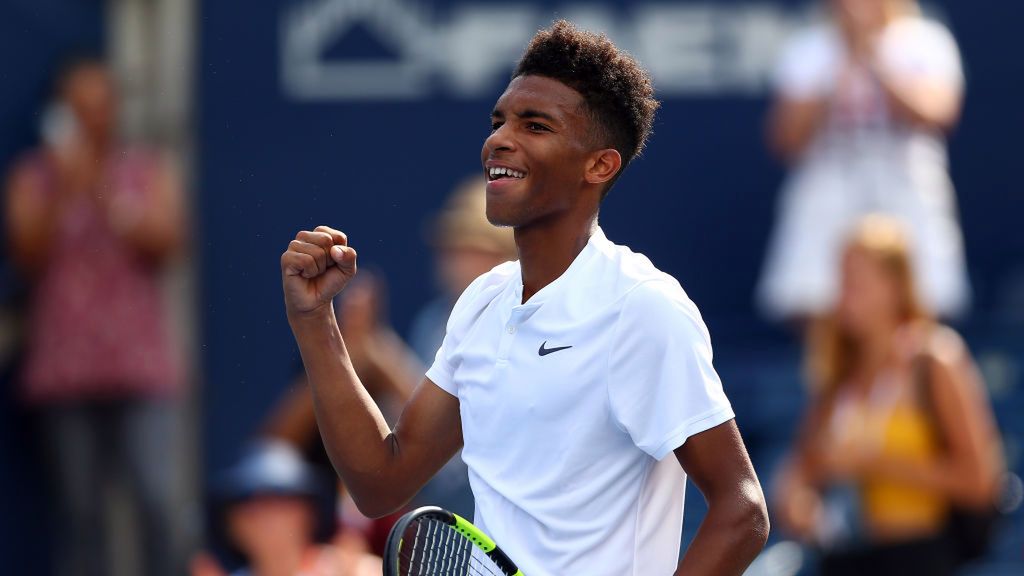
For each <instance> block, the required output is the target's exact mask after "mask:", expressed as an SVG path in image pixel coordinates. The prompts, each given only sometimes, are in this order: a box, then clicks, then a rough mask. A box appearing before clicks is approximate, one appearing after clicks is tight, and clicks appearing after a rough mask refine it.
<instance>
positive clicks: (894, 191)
mask: <svg viewBox="0 0 1024 576" xmlns="http://www.w3.org/2000/svg"><path fill="white" fill-rule="evenodd" d="M914 164H916V167H914V168H912V169H907V168H906V166H905V165H901V164H900V163H898V162H894V159H893V158H892V157H886V155H884V154H877V155H874V156H873V157H860V158H851V157H849V156H847V157H845V158H839V157H835V156H833V157H831V158H829V157H823V158H817V159H815V160H814V161H808V162H805V164H804V165H803V166H801V167H799V168H797V169H795V170H794V171H793V172H792V173H791V175H790V177H789V178H788V179H787V181H786V183H785V184H784V186H783V189H782V192H781V194H780V197H779V204H778V208H777V210H778V216H777V218H778V220H777V222H776V225H775V229H774V231H773V234H772V238H771V240H770V243H769V247H768V254H767V259H766V261H765V267H764V270H763V272H762V276H761V279H760V282H759V286H758V288H757V299H758V304H759V306H760V308H761V309H762V310H763V311H764V313H765V314H766V315H767V316H769V317H771V318H773V319H787V318H795V317H805V316H812V315H820V314H822V313H824V312H827V311H828V310H829V309H831V307H832V305H833V304H834V302H835V299H836V291H837V289H838V285H839V278H838V276H839V260H840V257H841V254H842V250H843V246H844V244H845V243H846V241H847V238H848V236H849V234H850V231H851V229H852V227H853V226H854V225H855V224H856V223H857V222H858V220H859V219H860V218H862V217H863V216H865V215H867V214H869V213H873V212H880V213H885V214H889V215H891V216H895V217H898V218H900V219H901V220H903V222H904V223H905V224H906V226H907V231H908V234H909V237H910V241H911V249H912V251H913V265H914V269H915V276H916V280H917V285H918V291H919V293H920V296H921V298H922V302H924V304H925V305H926V306H928V307H929V309H930V310H931V311H932V312H933V313H934V314H936V315H938V316H941V317H952V316H956V315H958V314H960V313H962V312H964V311H965V309H966V307H967V305H968V303H969V300H970V287H969V283H968V279H967V271H966V265H965V262H964V252H963V238H962V235H961V231H960V226H959V223H958V221H957V215H956V214H957V210H956V204H955V198H954V191H953V185H952V182H951V181H950V179H949V176H948V174H947V173H946V171H945V170H944V169H942V168H941V167H939V166H936V165H934V164H923V163H920V162H917V163H914Z"/></svg>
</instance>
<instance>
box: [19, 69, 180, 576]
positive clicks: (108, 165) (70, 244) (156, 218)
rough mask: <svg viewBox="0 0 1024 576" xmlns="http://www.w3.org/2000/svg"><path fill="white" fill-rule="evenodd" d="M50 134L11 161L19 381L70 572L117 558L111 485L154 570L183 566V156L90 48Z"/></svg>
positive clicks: (49, 124) (97, 570)
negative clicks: (179, 329) (130, 130)
mask: <svg viewBox="0 0 1024 576" xmlns="http://www.w3.org/2000/svg"><path fill="white" fill-rule="evenodd" d="M55 96H56V98H55V101H54V103H53V104H52V105H51V106H50V109H49V112H48V114H47V115H46V119H47V121H46V122H45V123H44V130H43V137H44V144H43V145H42V146H41V147H40V148H38V149H37V150H34V151H31V152H29V153H27V154H26V155H24V156H23V157H22V158H20V159H19V161H18V162H17V163H16V164H15V165H14V166H13V168H12V169H11V171H10V178H9V180H8V185H7V190H6V206H5V207H6V210H5V214H4V216H5V218H6V226H5V229H6V231H7V235H8V237H7V241H8V248H9V251H10V252H9V253H10V256H11V257H12V259H13V261H14V262H15V263H16V264H17V266H18V268H19V272H20V273H21V274H22V277H23V278H24V279H25V281H26V284H27V285H28V288H29V304H28V310H27V322H26V335H25V340H26V342H25V351H24V365H23V366H22V374H21V378H20V380H21V381H20V396H21V398H22V399H23V400H24V401H25V402H26V404H28V405H29V406H30V407H31V408H33V409H34V410H35V413H36V414H37V415H38V418H39V425H40V435H39V440H40V445H41V446H40V448H41V449H42V450H43V452H44V455H45V457H46V458H45V460H44V461H45V462H46V464H48V465H49V469H50V472H49V478H50V479H52V482H51V483H50V484H51V485H52V489H53V491H54V494H53V498H52V499H51V500H52V502H53V503H54V508H55V509H54V512H55V515H56V520H55V521H54V523H53V524H54V526H55V527H56V528H57V529H58V531H57V534H56V541H57V550H56V564H57V566H58V568H57V571H58V572H59V573H60V574H88V575H106V574H110V573H111V570H112V569H113V568H112V559H111V558H110V557H109V554H108V553H107V551H108V550H110V546H109V544H108V542H109V541H110V540H112V539H114V538H113V537H112V536H111V535H110V534H109V533H108V530H106V529H105V527H106V526H107V525H108V522H107V515H108V513H109V510H111V503H112V501H111V499H110V498H108V497H107V496H108V495H109V491H108V490H107V486H108V485H110V484H112V485H115V486H118V487H120V486H124V487H126V488H127V489H128V495H129V496H130V497H131V501H132V502H133V503H136V504H137V506H135V509H136V510H137V512H138V514H137V517H138V518H139V520H140V521H139V528H140V530H139V532H140V536H141V537H140V538H138V539H135V540H133V542H136V541H137V542H138V543H139V544H140V545H141V548H142V549H141V550H140V552H139V553H138V554H133V555H132V556H134V557H138V558H141V559H142V560H143V561H144V563H145V568H143V569H141V571H142V572H144V573H145V574H147V575H149V576H160V575H161V574H167V575H170V574H178V573H180V571H181V568H182V567H183V564H184V562H183V558H182V557H181V556H182V554H181V553H180V552H181V551H180V550H179V548H180V547H179V545H178V544H179V543H178V542H177V534H178V533H179V531H178V530H177V529H176V527H175V526H176V524H177V523H178V519H177V513H176V511H175V499H176V497H177V496H178V494H176V491H177V480H178V479H179V478H178V469H179V467H178V465H177V454H178V452H177V447H178V446H177V442H176V440H177V438H176V435H177V426H178V422H177V418H178V415H179V414H178V412H177V410H178V397H179V394H180V391H181V387H182V378H181V376H182V371H181V366H180V362H179V361H180V358H179V357H178V355H177V353H176V352H175V350H174V349H173V346H172V341H171V338H170V334H169V332H168V330H167V328H168V324H167V310H166V309H165V294H164V291H163V280H164V276H163V274H164V271H165V270H166V268H167V266H168V264H170V263H171V262H172V261H173V259H174V258H175V257H176V256H177V255H178V254H179V253H180V251H181V247H182V244H183V241H184V228H185V222H184V220H185V216H184V213H185V211H184V208H183V194H182V190H181V187H180V183H179V182H178V177H177V173H176V170H175V169H174V167H173V164H172V162H170V161H169V158H167V157H165V156H164V155H162V154H159V153H157V152H155V151H153V150H149V149H145V148H143V147H140V146H137V145H128V144H126V143H125V142H123V141H122V140H121V137H120V134H119V133H118V125H117V117H118V114H117V110H118V93H117V84H116V81H115V78H114V77H113V74H112V73H111V71H110V70H109V68H108V67H107V65H106V64H105V63H104V62H103V61H102V60H101V59H99V58H96V57H93V56H79V57H75V58H74V59H71V60H69V61H68V62H66V63H65V65H64V66H63V67H62V69H61V70H60V72H59V73H58V75H57V79H56V94H55Z"/></svg>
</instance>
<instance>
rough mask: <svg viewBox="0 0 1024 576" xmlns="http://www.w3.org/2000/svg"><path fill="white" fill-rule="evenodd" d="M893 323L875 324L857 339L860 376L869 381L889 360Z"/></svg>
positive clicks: (893, 335) (894, 330)
mask: <svg viewBox="0 0 1024 576" xmlns="http://www.w3.org/2000/svg"><path fill="white" fill-rule="evenodd" d="M896 327H897V324H896V323H895V322H889V321H883V322H879V323H877V324H875V325H874V326H872V327H871V328H870V329H868V330H867V331H865V332H864V334H863V335H862V336H861V337H860V338H859V339H858V342H857V365H858V366H859V367H860V370H859V371H858V372H860V373H861V374H862V375H864V376H867V377H868V378H866V380H867V381H871V380H872V379H873V378H870V376H873V375H874V374H877V373H878V371H879V370H881V369H882V367H883V366H884V365H885V364H886V363H887V362H888V361H889V360H890V358H891V356H892V352H893V338H894V337H895V334H896Z"/></svg>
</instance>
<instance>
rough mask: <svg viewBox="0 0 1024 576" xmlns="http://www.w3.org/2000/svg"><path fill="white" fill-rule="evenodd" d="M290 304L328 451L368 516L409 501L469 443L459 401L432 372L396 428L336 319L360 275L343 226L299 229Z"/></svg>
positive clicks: (285, 271) (289, 276)
mask: <svg viewBox="0 0 1024 576" xmlns="http://www.w3.org/2000/svg"><path fill="white" fill-rule="evenodd" d="M281 272H282V276H283V284H284V295H285V306H286V309H287V312H288V322H289V324H290V325H291V327H292V331H293V332H294V334H295V339H296V341H297V342H298V345H299V350H300V352H301V354H302V361H303V363H304V364H305V367H306V374H307V376H308V377H309V382H310V386H311V388H312V391H313V405H314V408H315V411H316V418H317V422H318V424H319V427H320V434H321V435H322V437H323V440H324V445H325V446H326V447H327V453H328V455H329V456H330V458H331V462H332V463H333V464H334V468H335V470H337V471H338V474H339V475H340V476H341V478H342V480H343V481H344V483H345V485H346V487H347V488H348V489H349V491H350V492H351V494H352V497H353V499H354V500H355V502H356V504H357V505H358V506H359V509H360V510H361V511H362V512H363V513H364V514H366V515H368V516H383V515H385V514H388V513H390V512H392V511H394V510H396V509H397V508H399V507H401V506H402V505H403V504H405V503H406V502H407V501H408V500H409V499H410V498H412V497H413V496H414V495H415V494H416V492H417V491H418V490H419V489H420V487H422V486H423V484H424V483H425V482H426V481H427V480H428V479H429V478H430V477H431V476H433V474H434V473H435V472H436V471H437V470H438V469H439V468H440V467H441V466H442V465H444V463H445V462H447V461H448V460H449V459H450V458H451V457H452V456H453V455H454V454H455V452H456V451H457V450H458V449H459V447H460V446H461V445H462V427H461V421H460V419H459V403H458V400H457V399H456V398H455V397H453V396H451V395H450V394H448V393H447V392H445V391H443V390H441V389H440V388H438V387H437V386H436V385H434V383H433V382H431V381H430V380H428V379H424V380H423V382H421V383H420V385H419V386H418V387H417V388H416V390H415V391H414V392H413V394H412V398H411V399H410V400H409V402H408V404H406V407H405V410H404V411H403V413H402V416H401V417H400V418H399V421H398V425H397V426H396V427H395V429H394V431H392V430H389V429H388V426H387V423H386V422H385V421H384V417H383V416H382V415H381V412H380V410H379V409H378V408H377V406H376V404H374V402H373V400H372V399H371V398H370V395H369V393H368V392H367V391H366V389H365V388H364V387H363V385H362V383H360V381H359V376H358V375H357V374H356V372H355V370H354V369H353V367H352V362H351V360H350V358H349V356H348V351H347V350H346V349H345V342H344V341H343V339H342V336H341V331H340V330H339V329H338V323H337V320H336V318H335V314H334V309H333V305H332V299H333V297H334V296H335V295H336V294H337V293H338V292H340V291H341V290H342V289H343V288H344V287H345V285H346V284H347V283H348V281H349V280H351V279H352V277H353V276H355V274H356V252H355V250H353V249H352V248H350V247H349V246H348V238H347V237H346V236H345V234H343V233H342V232H339V231H337V230H334V229H332V228H328V227H326V226H320V227H318V228H317V229H316V230H315V231H303V232H299V233H298V235H297V236H296V237H295V240H293V241H292V242H291V243H290V244H289V246H288V250H287V251H286V252H285V253H284V254H283V255H282V256H281Z"/></svg>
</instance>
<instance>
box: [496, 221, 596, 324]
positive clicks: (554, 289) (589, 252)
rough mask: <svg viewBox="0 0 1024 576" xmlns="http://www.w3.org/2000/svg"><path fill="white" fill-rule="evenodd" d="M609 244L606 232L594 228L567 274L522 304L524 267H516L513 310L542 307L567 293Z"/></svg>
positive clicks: (513, 284)
mask: <svg viewBox="0 0 1024 576" xmlns="http://www.w3.org/2000/svg"><path fill="white" fill-rule="evenodd" d="M607 244H609V241H608V238H607V237H606V236H605V235H604V230H602V229H601V227H600V226H595V227H594V232H593V233H592V234H591V235H590V238H589V239H588V240H587V245H586V246H584V247H583V250H580V253H579V254H577V255H576V258H574V259H573V261H572V264H570V265H569V267H568V268H566V270H565V272H562V275H561V276H559V277H558V278H555V279H554V280H553V281H552V282H551V283H550V284H548V285H547V286H545V287H543V288H541V289H540V290H538V291H537V293H536V294H534V295H533V296H531V297H530V299H529V300H528V301H527V302H526V303H523V304H521V302H522V301H523V267H522V264H521V263H520V265H519V266H516V273H515V277H514V278H513V279H512V282H511V284H512V286H513V287H514V288H513V297H514V300H513V306H512V307H513V308H524V307H531V308H532V307H536V306H540V305H541V304H543V303H544V302H546V301H548V300H550V299H551V298H553V297H555V296H557V295H559V294H561V293H562V292H564V291H565V289H566V288H565V286H566V285H567V284H569V283H570V282H571V279H572V278H574V277H577V276H579V275H580V274H583V273H584V271H585V270H586V268H587V264H588V263H589V262H591V261H592V260H593V259H594V257H595V256H597V254H598V253H599V252H600V251H601V248H602V247H603V246H606V245H607Z"/></svg>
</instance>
